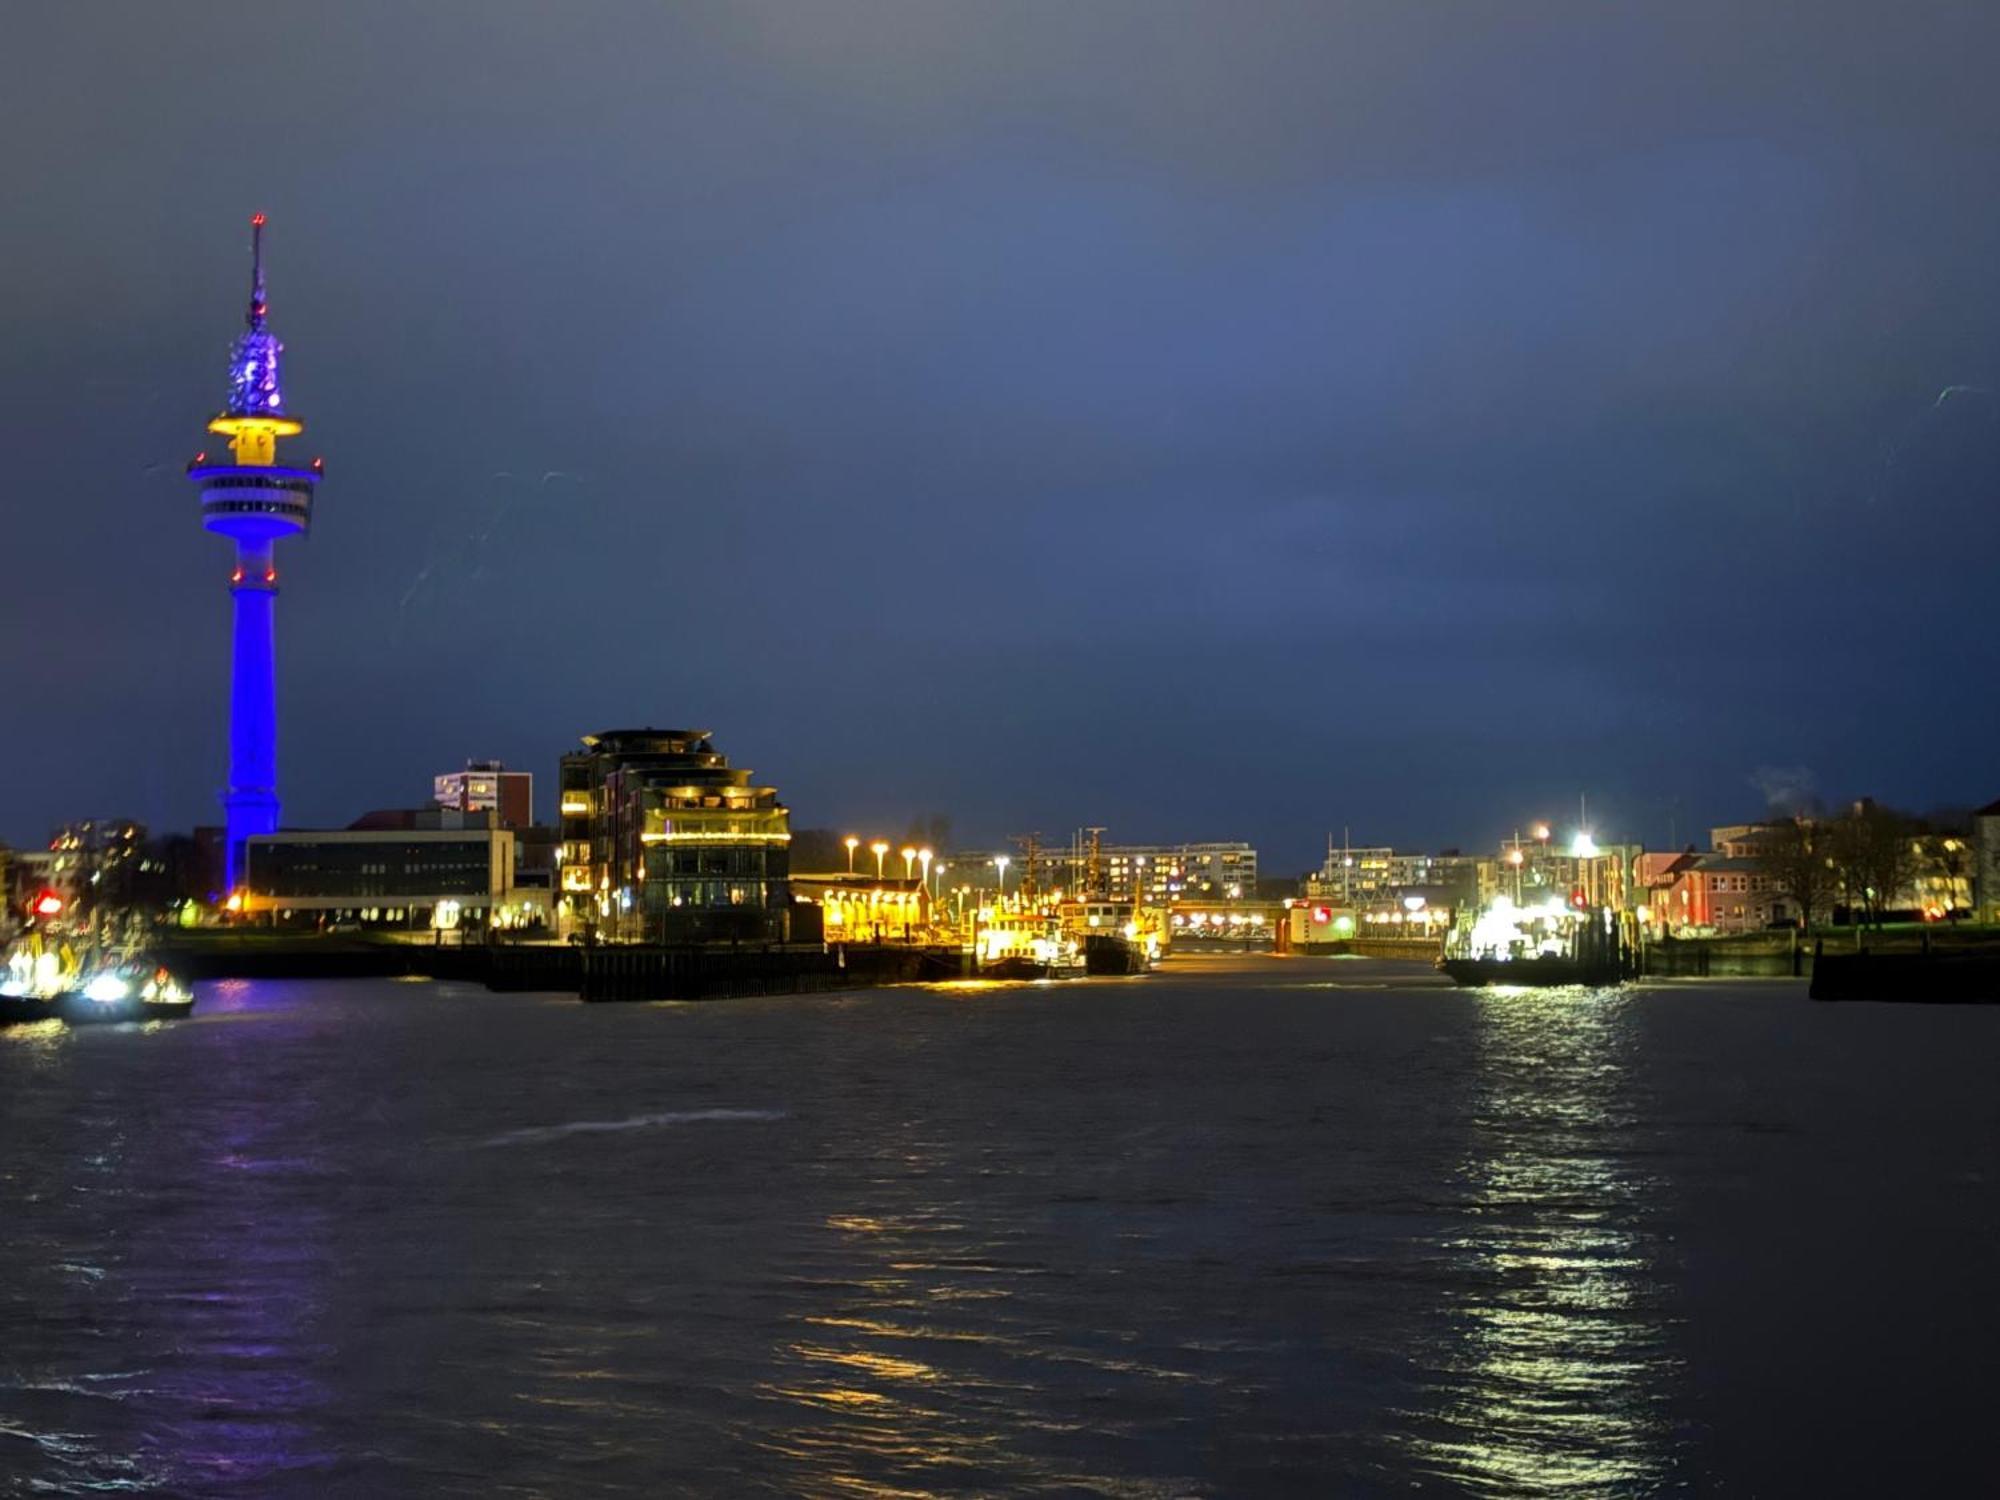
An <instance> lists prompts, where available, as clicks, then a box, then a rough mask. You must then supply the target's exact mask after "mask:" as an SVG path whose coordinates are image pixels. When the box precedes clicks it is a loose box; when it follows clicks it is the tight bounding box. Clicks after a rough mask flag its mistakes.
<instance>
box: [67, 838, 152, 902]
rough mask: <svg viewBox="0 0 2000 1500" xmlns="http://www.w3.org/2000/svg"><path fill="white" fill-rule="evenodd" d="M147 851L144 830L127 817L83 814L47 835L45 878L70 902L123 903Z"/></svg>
mask: <svg viewBox="0 0 2000 1500" xmlns="http://www.w3.org/2000/svg"><path fill="white" fill-rule="evenodd" d="M145 850H146V828H145V825H144V824H142V823H138V822H135V821H133V820H132V819H131V818H83V819H81V820H79V821H77V822H75V823H65V824H64V825H63V826H62V827H60V828H58V829H56V830H55V832H53V833H51V834H50V835H49V855H50V859H49V862H48V871H47V874H48V878H47V880H46V881H45V882H44V884H45V885H46V887H47V888H48V889H49V890H52V891H55V892H56V893H57V894H58V895H60V896H62V897H63V899H64V900H65V901H67V902H69V904H70V905H71V906H73V907H74V906H76V905H78V904H79V903H85V902H89V901H91V900H93V898H94V899H97V900H103V901H106V902H110V903H114V904H115V903H117V902H119V901H122V900H123V899H124V898H125V897H126V896H127V895H128V894H129V892H130V890H131V888H132V886H133V884H134V882H135V880H136V878H137V876H138V874H139V869H140V866H141V864H142V863H144V854H145Z"/></svg>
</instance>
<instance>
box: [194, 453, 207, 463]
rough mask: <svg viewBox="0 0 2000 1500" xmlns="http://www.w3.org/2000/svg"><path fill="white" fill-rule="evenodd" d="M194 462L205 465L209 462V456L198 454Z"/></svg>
mask: <svg viewBox="0 0 2000 1500" xmlns="http://www.w3.org/2000/svg"><path fill="white" fill-rule="evenodd" d="M194 461H195V462H196V463H198V464H205V463H207V462H208V454H207V453H206V452H202V453H197V454H196V455H195V456H194Z"/></svg>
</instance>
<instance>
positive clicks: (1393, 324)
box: [0, 0, 2000, 872]
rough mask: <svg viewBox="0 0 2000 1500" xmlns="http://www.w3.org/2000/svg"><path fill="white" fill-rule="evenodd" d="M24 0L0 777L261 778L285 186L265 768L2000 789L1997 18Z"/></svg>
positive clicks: (1060, 826) (1317, 808)
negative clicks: (275, 553)
mask: <svg viewBox="0 0 2000 1500" xmlns="http://www.w3.org/2000/svg"><path fill="white" fill-rule="evenodd" d="M259 17H260V20H259V23H258V25H257V27H256V28H255V35H254V37H248V36H246V33H245V32H244V30H243V28H242V24H241V18H240V16H238V15H237V14H235V13H233V12H230V11H226V10H210V9H206V8H192V7H162V6H156V5H147V4H139V3H127V4H89V5H82V6H68V5H65V6H44V7H39V8H36V9H35V10H32V11H27V10H24V11H23V12H22V13H21V14H17V15H10V17H9V23H10V24H9V41H10V46H11V48H12V49H13V51H14V53H15V55H16V56H17V57H18V58H21V59H24V60H27V61H26V62H25V64H24V65H23V66H21V67H18V68H17V69H16V70H15V72H14V75H13V77H12V79H11V80H10V85H9V88H8V89H7V90H5V91H4V92H0V137H4V144H3V145H0V191H4V193H5V195H6V199H7V201H8V202H9V203H11V204H12V205H14V206H15V209H16V214H15V232H14V233H13V234H11V235H9V236H7V237H5V238H4V239H0V279H3V280H4V284H5V285H6V287H7V288H8V295H7V297H6V298H5V299H4V301H0V318H4V329H0V334H4V336H0V441H4V444H5V451H6V452H7V454H8V457H9V466H8V483H7V492H6V493H7V499H6V505H7V517H8V525H7V529H6V539H7V544H8V545H7V563H8V566H7V571H6V575H5V578H4V581H0V630H4V632H5V638H6V639H7V641H8V642H9V643H10V645H11V648H12V649H11V653H10V659H11V661H12V664H13V667H14V673H13V677H12V681H11V682H10V684H9V691H8V694H7V699H8V703H9V713H8V715H7V717H8V721H9V723H10V726H11V727H12V730H13V732H11V733H9V734H7V735H5V736H0V838H4V839H5V840H7V841H8V842H12V843H16V844H27V845H32V844H33V843H35V842H36V841H38V840H39V839H41V838H43V837H45V836H46V834H47V832H48V830H49V828H50V827H51V826H52V825H54V824H56V823H59V822H62V821H65V820H68V819H72V818H78V817H86V816H93V815H99V814H111V815H121V816H132V817H137V818H141V819H143V820H145V821H146V822H148V823H149V824H151V825H153V826H155V827H158V828H161V829H170V828H185V827H189V826H192V825H194V824H197V823H214V822H219V821H220V816H221V811H220V807H219V805H218V804H217V801H216V793H217V791H218V789H219V788H220V787H221V786H222V784H223V781H224V778H225V775H226V769H227V767H226V762H227V754H226V743H225V741H226V690H227V652H228V647H229V635H228V619H229V601H228V595H227V592H226V589H225V582H226V578H227V572H228V555H229V554H228V547H227V545H226V544H225V543H224V542H222V541H221V540H220V539H218V538H216V537H212V536H208V535H205V534H204V533H203V532H202V530H201V527H200V524H199V519H198V512H197V505H196V501H195V497H194V495H193V493H192V491H191V490H190V488H189V486H188V485H187V483H186V481H185V479H184V478H183V475H182V468H183V466H184V464H185V463H186V461H187V459H188V458H189V457H190V456H192V454H193V453H194V452H195V451H196V450H197V449H199V448H201V447H203V446H204V445H205V444H206V443H207V442H208V441H209V440H208V439H207V438H206V437H205V436H204V434H203V432H202V427H203V424H204V422H205V421H206V420H207V418H208V417H209V416H210V415H212V414H213V413H214V411H215V410H216V409H217V408H218V407H219V406H220V404H221V402H222V399H223V395H224V386H225V380H226V375H227V358H228V350H229V345H230V342H231V340H232V338H233V337H234V335H235V333H236V332H237V330H238V328H239V326H240V318H241V310H242V301H243V293H244V285H245V274H246V272H245V264H246V262H245V253H246V249H245V247H246V237H247V230H246V228H245V221H246V219H247V217H248V215H249V214H250V213H251V212H252V211H255V210H263V211H265V212H267V213H268V214H269V215H270V230H269V244H268V262H269V274H270V302H271V313H270V317H271V326H272V328H273V329H274V330H275V331H276V332H277V333H278V335H279V336H280V337H281V338H282V339H283V340H284V342H285V345H286V375H287V386H288V395H289V396H290V398H291V401H292V404H293V405H294V406H295V407H296V408H297V409H298V410H299V411H300V412H302V413H303V414H304V415H305V417H306V419H307V421H308V423H309V424H310V425H309V427H308V430H307V432H306V433H305V435H304V436H303V437H301V438H298V439H294V440H292V441H293V445H294V446H295V447H297V448H298V449H299V450H301V452H302V453H303V454H304V455H311V454H315V453H319V454H324V455H325V457H326V460H327V479H326V483H325V485H324V487H323V489H322V491H321V494H320V498H319V500H318V502H317V516H316V519H315V523H314V532H313V535H312V536H311V538H310V539H309V540H307V541H304V542H301V543H294V544H291V545H292V551H291V553H290V555H289V556H288V557H287V559H286V570H285V577H284V583H283V587H284V594H283V599H282V602H281V604H280V606H279V611H278V651H279V661H280V710H281V718H282V730H281V739H280V751H279V754H280V763H279V764H280V777H281V789H282V792H283V796H284V813H285V819H286V821H287V822H288V823H293V824H304V825H312V824H327V823H341V822H345V821H347V820H348V819H349V818H351V817H353V816H355V815H356V814H358V813H360V812H362V811H364V810H366V809H367V808H370V807H376V806H383V805H390V804H405V805H407V804H412V803H415V802H418V801H420V800H422V799H423V798H424V796H425V795H426V794H427V791H428V787H429V783H430V778H431V776H432V775H433V774H435V773H436V772H438V771H443V770H448V769H451V768H453V767H456V766H458V765H460V764H462V763H463V762H464V761H465V760H466V759H468V758H487V757H498V758H501V759H504V760H506V761H507V762H508V763H509V764H510V765H515V766H519V767H521V768H524V769H527V770H531V771H533V772H535V773H536V776H537V793H538V797H539V799H540V800H541V802H542V811H543V812H544V813H545V814H546V812H547V811H548V801H549V798H550V797H551V796H552V794H553V786H552V777H553V771H554V768H555V762H556V757H557V756H558V755H559V754H560V753H561V752H562V751H563V750H564V749H566V748H568V747H569V746H570V745H571V744H572V743H573V742H574V740H575V737H576V736H577V735H580V734H584V733H589V732H592V731H595V730H599V729H603V728H608V727H614V726H622V725H632V724H645V723H652V724H658V725H700V726H705V727H708V728H710V729H712V730H713V731H714V732H715V735H716V738H717V743H718V745H719V747H720V748H721V749H723V750H724V751H725V752H726V753H728V754H729V755H730V757H731V758H732V760H734V761H735V762H737V763H739V764H743V765H748V766H751V767H753V768H755V770H756V771H757V773H758V775H759V779H760V780H764V781H768V782H770V783H772V784H775V785H776V786H777V787H778V788H779V789H780V792H781V794H782V795H783V797H784V799H785V801H786V802H787V803H788V804H789V805H790V806H791V807H792V808H793V810H794V817H795V822H796V824H797V825H798V826H802V827H825V828H853V829H856V830H860V831H867V830H870V829H881V830H883V831H885V832H888V833H891V834H892V835H893V834H894V833H899V832H900V831H901V829H902V828H903V827H905V826H906V825H907V824H908V823H909V821H910V820H911V819H913V818H917V817H923V816H929V815H931V814H936V813H943V814H947V815H949V816H950V817H951V818H952V820H953V826H954V829H955V830H956V832H957V834H958V836H959V837H961V838H963V839H964V840H965V841H966V842H967V843H968V844H981V843H994V842H997V841H999V840H1000V839H1002V838H1003V837H1005V836H1006V835H1007V834H1010V833H1014V832H1018V831H1023V830H1025V829H1028V828H1039V829H1040V830H1042V831H1043V833H1044V834H1046V835H1048V836H1050V837H1051V838H1054V839H1061V838H1063V837H1065V836H1066V835H1067V832H1068V830H1069V829H1071V828H1073V827H1075V826H1078V825H1081V824H1091V823H1097V824H1104V825H1107V826H1108V827H1109V828H1110V830H1111V833H1110V834H1109V837H1112V838H1115V839H1118V840H1120V841H1129V842H1148V841H1154V840H1164V839H1176V840H1178V839H1187V840H1210V839H1223V838H1246V839H1249V840H1251V841H1252V842H1254V843H1256V844H1257V846H1258V848H1259V850H1260V854H1261V856H1262V862H1263V864H1264V865H1265V867H1266V868H1267V869H1269V870H1271V871H1273V872H1280V871H1286V872H1288V871H1290V870H1291V869H1292V868H1293V867H1294V866H1297V867H1298V868H1304V867H1305V865H1306V864H1309V863H1311V862H1314V861H1316V860H1317V858H1318V855H1319V852H1320V850H1321V849H1322V847H1323V841H1324V838H1325V836H1326V834H1327V832H1328V831H1329V830H1331V831H1332V832H1333V833H1334V834H1335V835H1336V836H1338V833H1339V830H1340V829H1341V827H1342V826H1343V825H1346V826H1348V827H1350V828H1351V829H1352V830H1353V832H1354V837H1355V839H1356V841H1357V842H1367V843H1393V844H1396V845H1399V846H1408V847H1418V848H1421V847H1429V848H1435V847H1439V846H1443V845H1458V846H1460V847H1463V848H1467V849H1473V848H1480V847H1485V846H1486V845H1488V844H1490V843H1491V842H1492V841H1493V840H1495V839H1497V838H1498V837H1500V836H1502V835H1504V834H1506V833H1508V832H1510V831H1511V830H1512V829H1513V828H1514V827H1515V826H1517V825H1519V824H1525V823H1528V822H1531V821H1532V820H1533V819H1534V818H1535V817H1537V816H1549V817H1552V818H1555V819H1557V820H1559V822H1561V823H1563V824H1564V825H1567V823H1568V822H1569V821H1570V820H1571V819H1573V817H1574V813H1575V807H1576V800H1577V795H1578V793H1579V791H1583V792H1587V793H1588V795H1589V799H1590V807H1591V811H1592V821H1593V823H1596V824H1597V825H1598V826H1599V829H1600V832H1601V833H1603V834H1611V835H1621V836H1626V837H1636V838H1641V839H1644V840H1645V841H1647V842H1648V843H1653V844H1664V843H1665V842H1666V840H1667V837H1668V831H1669V827H1670V824H1671V825H1672V826H1673V827H1674V828H1675V829H1676V830H1677V831H1678V833H1679V836H1680V839H1681V841H1682V842H1685V841H1687V840H1688V839H1690V838H1698V837H1699V836H1700V834H1701V831H1703V830H1705V829H1706V828H1707V827H1708V826H1709V825H1710V824H1712V823H1720V822H1727V821H1735V820H1737V819H1740V818H1743V817H1747V816H1751V815H1754V814H1756V813H1758V812H1759V811H1761V810H1762V808H1763V807H1764V806H1765V804H1766V800H1767V798H1768V797H1770V796H1772V795H1778V796H1783V795H1788V794H1791V793H1792V792H1793V791H1795V790H1796V789H1797V788H1799V787H1800V786H1801V785H1806V786H1809V788H1810V790H1811V791H1812V792H1814V793H1816V794H1817V795H1818V796H1820V797H1821V798H1822V799H1824V800H1826V801H1828V802H1838V801H1839V800H1841V799H1844V798H1847V797H1851V796H1857V795H1862V794H1872V795H1874V796H1876V797H1878V798H1880V799H1882V800H1883V801H1885V802H1891V803H1896V804H1900V805H1904V806H1908V807H1911V808H1913V809H1915V810H1919V811H1921V810H1924V809H1927V808H1929V807H1933V806H1937V805H1945V804H1977V803H1983V802H1986V801H1989V800H1991V799H1992V798H1994V797H1996V796H2000V762H1996V760H1995V758H1994V757H1993V756H1992V754H1991V753H1990V751H1989V748H1988V747H1990V746H1991V745H1992V744H1994V743H1995V741H1996V738H1997V737H2000V704H1997V703H1996V698H1995V694H1994V693H1993V692H1992V680H1993V678H1992V668H1991V665H1990V660H1989V657H1990V652H1989V651H1988V649H1987V647H1986V639H1985V638H1986V635H1987V631H1986V628H1985V623H1984V599H1985V598H1986V596H1988V595H1989V594H1990V593H1991V592H1992V590H1993V587H1994V584H1995V581H1996V580H1995V573H1996V565H1995V561H1994V559H1995V558H1996V557H2000V394H1996V392H2000V278H1996V276H1995V275H1994V267H1995V266H1996V265H2000V202H1996V200H1995V197H1994V195H1993V194H1992V193H1991V191H1990V190H1989V189H1990V179H1991V176H1992V166H1993V163H1994V160H1995V153H1996V147H2000V90H1995V89H1994V88H1993V87H1992V79H1991V76H1990V74H1991V68H1990V59H1991V58H1992V57H1993V56H1994V55H1996V44H2000V12H1996V11H1995V9H1994V8H1992V7H1980V6H1971V5H1943V4H1935V5H1925V4H1918V5H1904V6H1893V7H1892V6H1886V5H1879V4H1866V5H1864V4H1855V3H1846V0H1826V3H1817V4H1813V5H1810V6H1805V5H1786V4H1768V5H1760V6H1754V7H1744V6H1740V5H1734V4H1702V3H1696V4H1674V5H1668V4H1645V5H1632V6H1617V7H1606V6H1602V5H1597V4H1584V3H1576V4H1546V3H1532V0H1531V3H1520V4H1511V5H1506V6H1496V7H1483V8H1478V9H1476V10H1475V9H1474V8H1471V7H1461V6H1445V5H1435V6H1429V5H1421V4H1419V5H1412V4H1408V3H1401V0H1399V3H1382V4H1356V5H1335V4H1329V3H1324V0H1314V3H1304V4H1296V5H1293V4H1278V3H1266V4H1258V5H1253V6H1250V7H1243V6H1224V5H1171V6H1158V5H1138V4H1116V3H1101V4H1093V5H1089V6H1075V5H1067V4H1032V3H1027V4H1010V5H1006V6H991V5H953V4H943V3H936V4H922V5H895V4H841V3H829V4H824V5H813V6H799V5H792V4H778V3H771V4H763V3H756V4H746V3H735V4H727V5H713V6H706V5H688V6H673V7H661V6H656V5H637V4H633V5H622V4H593V5H587V6H583V7H546V6H540V5H527V4H508V3H479V4H473V3H464V4H423V5H419V6H403V5H397V6H390V5H386V4H378V3H371V0H357V3H350V4H344V5H342V6H339V7H321V6H313V5H306V4H298V3H282V0H272V3H267V4H263V5H261V6H260V7H259Z"/></svg>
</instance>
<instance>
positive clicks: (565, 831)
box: [557, 729, 792, 943]
mask: <svg viewBox="0 0 2000 1500" xmlns="http://www.w3.org/2000/svg"><path fill="white" fill-rule="evenodd" d="M583 745H584V748H583V749H582V750H580V751H574V752H572V753H571V754H568V755H565V756H564V757H563V758H562V767H561V771H560V774H559V777H558V782H557V785H558V787H559V791H558V800H559V804H560V805H559V809H558V811H559V814H560V817H561V830H560V831H561V842H560V844H559V845H558V848H557V868H558V870H559V872H560V885H561V890H560V893H559V894H560V896H561V900H562V908H563V915H564V923H565V925H566V926H567V927H569V928H570V929H571V930H572V931H575V932H581V933H584V934H586V935H595V936H596V937H597V938H599V939H601V940H604V941H609V942H635V943H639V942H643V943H701V942H739V943H741V942H758V943H772V942H784V941H785V940H786V939H787V938H788V937H789V935H790V907H791V893H790V887H789V880H788V877H789V874H790V845H791V839H792V835H791V814H790V812H789V811H788V810H787V809H786V808H785V806H784V804H782V803H781V802H779V801H778V793H777V791H776V789H775V788H773V787H760V786H753V785H751V783H750V772H749V771H747V770H743V769H740V768H735V767H732V766H731V765H730V764H729V758H728V757H727V756H725V755H723V754H722V753H721V752H720V751H718V750H717V749H716V748H715V743H714V740H713V739H712V738H711V737H710V735H709V732H708V731H707V730H705V729H616V730H606V731H605V732H603V733H602V734H593V735H586V736H584V739H583Z"/></svg>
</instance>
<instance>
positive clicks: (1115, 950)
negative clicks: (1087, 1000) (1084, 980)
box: [1083, 932, 1148, 975]
mask: <svg viewBox="0 0 2000 1500" xmlns="http://www.w3.org/2000/svg"><path fill="white" fill-rule="evenodd" d="M1147 968H1148V965H1147V962H1146V950H1145V949H1144V948H1141V947H1140V946H1139V945H1138V944H1137V943H1134V942H1131V941H1130V940H1128V939H1126V938H1123V937H1119V936H1116V935H1113V934H1106V933H1101V932H1093V933H1091V934H1090V935H1089V936H1088V937H1086V938H1085V939H1084V940H1083V971H1084V973H1086V974H1091V975H1104V974H1143V973H1145V972H1146V970H1147Z"/></svg>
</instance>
